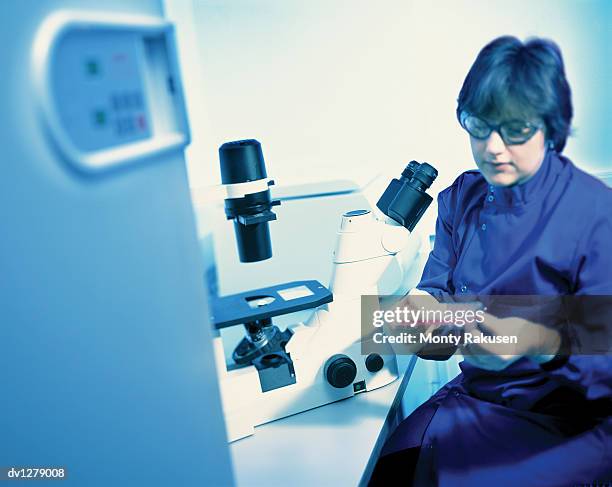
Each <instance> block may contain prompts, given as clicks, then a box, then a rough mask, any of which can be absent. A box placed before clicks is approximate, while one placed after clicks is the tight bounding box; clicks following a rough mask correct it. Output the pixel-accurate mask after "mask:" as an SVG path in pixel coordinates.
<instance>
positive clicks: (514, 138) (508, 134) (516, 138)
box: [459, 112, 544, 145]
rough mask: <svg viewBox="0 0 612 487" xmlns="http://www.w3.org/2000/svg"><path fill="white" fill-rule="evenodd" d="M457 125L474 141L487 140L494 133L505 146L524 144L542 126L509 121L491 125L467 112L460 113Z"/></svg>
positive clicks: (536, 123) (534, 123) (533, 123)
mask: <svg viewBox="0 0 612 487" xmlns="http://www.w3.org/2000/svg"><path fill="white" fill-rule="evenodd" d="M459 123H460V124H461V126H462V127H463V128H464V129H465V130H466V131H467V133H468V134H470V135H471V136H472V137H474V138H475V139H480V140H484V139H487V138H489V135H491V132H493V131H496V132H497V133H498V134H499V135H500V136H501V138H502V140H503V141H504V144H506V145H517V144H524V143H525V142H527V141H528V140H529V139H531V137H533V136H534V135H535V133H536V132H537V131H538V130H539V129H541V128H542V127H543V126H544V125H543V124H542V123H539V122H525V121H522V120H509V121H507V122H502V123H500V124H497V125H493V124H490V123H488V122H485V121H484V120H483V119H482V118H478V117H476V116H475V115H472V114H470V113H467V112H461V115H460V117H459Z"/></svg>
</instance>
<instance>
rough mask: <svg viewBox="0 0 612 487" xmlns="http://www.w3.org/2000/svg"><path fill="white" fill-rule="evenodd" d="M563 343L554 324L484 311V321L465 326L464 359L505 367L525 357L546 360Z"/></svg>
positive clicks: (482, 365)
mask: <svg viewBox="0 0 612 487" xmlns="http://www.w3.org/2000/svg"><path fill="white" fill-rule="evenodd" d="M504 341H506V342H509V343H504ZM560 345H561V335H560V333H559V332H558V331H557V330H555V329H554V328H551V327H549V326H545V325H542V324H539V323H536V322H534V321H531V320H528V319H525V318H519V317H509V318H498V317H496V316H493V315H492V314H490V313H484V321H483V322H482V323H473V324H470V325H468V326H466V327H465V332H464V336H463V341H462V345H461V347H460V350H461V351H462V353H463V356H464V358H465V360H466V361H467V362H469V363H471V364H473V365H475V366H477V367H480V368H482V369H487V370H503V369H505V368H506V367H508V366H509V365H511V364H512V363H514V362H516V361H517V360H518V359H520V358H522V357H529V358H531V359H532V360H534V361H535V362H538V363H543V362H547V361H548V360H551V359H552V358H553V357H554V356H555V354H556V353H557V352H558V351H559V347H560Z"/></svg>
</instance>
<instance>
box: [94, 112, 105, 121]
mask: <svg viewBox="0 0 612 487" xmlns="http://www.w3.org/2000/svg"><path fill="white" fill-rule="evenodd" d="M94 120H95V121H96V125H105V124H106V112H104V111H103V110H97V111H96V113H95V114H94Z"/></svg>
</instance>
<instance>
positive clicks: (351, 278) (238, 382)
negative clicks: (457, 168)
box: [214, 149, 437, 442]
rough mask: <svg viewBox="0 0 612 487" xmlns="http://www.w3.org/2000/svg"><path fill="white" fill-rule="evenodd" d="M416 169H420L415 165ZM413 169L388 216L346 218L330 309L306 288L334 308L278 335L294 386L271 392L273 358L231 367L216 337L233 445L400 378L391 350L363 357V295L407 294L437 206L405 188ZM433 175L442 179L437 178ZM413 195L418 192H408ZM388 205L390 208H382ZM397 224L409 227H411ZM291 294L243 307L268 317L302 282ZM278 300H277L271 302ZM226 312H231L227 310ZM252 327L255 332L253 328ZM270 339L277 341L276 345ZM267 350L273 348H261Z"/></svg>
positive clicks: (290, 288) (394, 187) (390, 191)
mask: <svg viewBox="0 0 612 487" xmlns="http://www.w3.org/2000/svg"><path fill="white" fill-rule="evenodd" d="M241 150H242V149H241ZM249 150H250V149H249ZM411 164H413V165H416V166H417V167H418V166H419V165H418V163H416V162H414V163H411ZM410 167H411V168H412V172H410V173H408V172H407V171H408V167H407V169H406V170H405V171H404V173H402V179H401V182H400V181H398V180H396V179H394V180H393V181H392V183H391V185H390V186H389V187H388V188H387V191H385V194H384V195H383V197H381V200H380V201H379V203H378V205H377V206H378V207H379V208H381V209H382V211H378V209H376V210H373V211H372V210H354V211H350V212H347V213H345V214H344V215H343V216H342V220H341V223H340V228H339V230H338V234H337V241H336V246H335V250H334V253H333V273H332V278H331V283H330V285H329V289H330V290H331V291H332V293H333V301H332V302H329V301H330V299H331V297H330V296H329V292H328V291H327V290H326V289H325V288H324V287H323V286H322V285H320V284H319V283H318V282H316V281H303V282H301V283H299V284H303V283H314V285H315V287H318V288H320V289H322V290H324V291H325V292H327V294H328V298H330V299H327V301H322V302H327V304H323V305H321V306H318V307H317V308H316V309H315V310H314V313H313V315H312V317H311V318H310V319H309V320H307V321H306V322H305V323H297V324H295V325H292V326H289V327H288V330H290V331H289V332H287V331H285V332H281V333H280V334H279V335H276V336H282V337H284V338H282V341H279V339H278V338H274V339H275V340H277V343H279V344H280V347H282V350H280V349H279V350H280V351H278V352H277V353H278V356H282V357H283V362H282V366H281V365H278V364H280V363H281V362H278V363H277V364H273V365H272V370H271V372H272V374H274V373H276V372H277V371H280V370H281V368H282V369H283V373H284V374H285V380H286V378H287V376H288V374H291V375H290V376H289V379H288V380H286V381H285V382H284V383H280V384H278V383H274V382H275V381H274V380H272V386H270V384H269V383H268V381H267V379H266V378H263V376H262V359H266V357H273V358H274V357H275V354H274V353H272V354H270V355H263V356H262V357H260V358H258V359H255V360H253V362H252V364H247V365H243V366H241V367H236V368H233V367H228V366H227V365H226V359H225V353H224V347H223V342H222V338H221V334H220V330H219V329H217V330H216V336H215V338H214V350H215V360H216V362H217V370H218V371H219V374H220V389H221V397H222V403H223V409H224V415H225V419H226V426H227V433H228V440H229V441H230V442H231V441H235V440H237V439H240V438H243V437H246V436H249V435H252V434H253V433H254V427H255V426H257V425H260V424H264V423H267V422H270V421H274V420H276V419H279V418H283V417H286V416H290V415H293V414H296V413H299V412H302V411H306V410H308V409H312V408H315V407H318V406H322V405H325V404H328V403H331V402H335V401H338V400H340V399H344V398H347V397H350V396H353V395H354V394H357V393H362V392H366V391H371V390H374V389H377V388H379V387H382V386H385V385H387V384H389V383H391V382H393V381H394V380H396V379H397V377H398V370H397V363H396V360H395V355H394V354H393V350H392V349H391V347H390V346H388V348H387V350H388V353H385V354H375V353H373V354H369V355H367V356H366V355H363V354H362V349H361V338H362V325H361V308H362V306H361V296H363V295H378V294H380V293H381V292H384V293H385V294H393V293H394V291H396V290H399V289H402V284H403V270H402V267H403V266H402V262H404V263H406V262H408V263H411V262H412V261H414V260H415V258H416V257H417V256H418V255H419V250H420V245H421V241H420V239H419V238H418V236H417V235H414V234H411V232H410V231H409V230H408V228H410V229H412V228H414V225H415V224H416V222H417V221H418V219H419V218H420V217H421V215H422V213H423V212H424V211H425V208H427V206H428V205H429V203H430V202H431V197H430V196H429V195H427V194H425V192H424V189H423V188H425V189H426V188H427V187H428V186H426V187H423V186H418V184H420V182H418V181H417V183H418V184H417V190H416V191H417V193H418V194H416V196H415V195H414V194H412V195H408V194H406V192H404V193H402V191H403V190H402V189H401V188H403V187H404V186H406V184H405V183H406V182H407V181H408V178H406V175H407V174H408V175H410V176H411V175H412V174H413V170H414V166H410ZM428 167H430V168H431V166H428ZM431 169H432V170H433V172H434V173H435V175H437V171H435V169H433V168H431ZM262 174H263V172H262ZM435 175H434V176H433V178H434V179H435ZM431 181H433V179H431ZM431 181H430V182H429V184H431ZM249 184H250V183H249ZM414 191H415V190H414V188H412V189H409V191H408V192H414ZM396 192H397V193H398V194H400V193H402V198H404V200H403V201H402V202H400V204H399V208H400V210H399V211H400V215H399V216H396V217H395V218H396V219H392V218H390V217H388V216H387V215H386V213H391V214H393V212H392V211H389V210H390V207H391V205H390V202H391V200H393V198H394V197H395V193H396ZM389 195H391V198H389ZM406 198H407V200H408V204H406ZM399 199H401V198H399ZM399 199H398V201H399ZM383 200H384V201H385V203H383V204H382V206H381V202H383ZM226 201H227V200H226ZM394 201H395V200H394ZM232 203H233V202H232ZM374 212H376V215H378V216H376V215H375V213H374ZM396 220H398V221H402V223H403V224H404V225H405V226H402V225H401V224H400V223H398V222H397V221H396ZM255 221H257V219H255ZM317 285H318V286H317ZM285 288H286V289H280V288H279V289H272V288H267V289H264V290H256V291H253V294H252V296H253V298H251V297H250V296H247V297H245V296H240V300H239V301H236V303H237V304H236V306H238V305H239V303H240V301H244V300H245V299H246V300H251V299H257V300H259V302H261V308H258V310H259V311H261V310H265V307H266V306H268V305H269V304H270V303H271V302H272V301H282V300H283V299H285V298H284V297H285V296H291V295H292V294H293V295H295V294H296V293H297V291H298V290H301V288H305V286H303V285H301V286H298V287H295V283H290V284H287V285H285ZM259 291H273V293H272V292H271V293H270V296H268V295H267V294H266V292H264V293H260V292H259ZM272 294H273V296H274V297H271V296H272ZM236 296H237V295H236ZM287 299H289V300H290V299H293V298H292V297H288V298H287ZM226 303H227V301H226ZM224 306H225V307H228V305H227V304H225V305H224ZM256 306H257V305H256ZM302 309H303V308H302ZM264 312H265V311H264ZM248 314H249V313H248V312H247V315H248ZM277 315H278V314H276V315H274V314H269V315H266V316H265V319H259V318H258V319H259V321H257V322H256V321H255V320H253V323H256V324H257V326H260V325H261V326H262V327H264V328H265V327H269V328H267V329H268V330H271V329H272V326H271V320H270V317H271V316H277ZM258 316H259V317H260V318H261V317H263V316H264V315H262V314H261V313H260V314H259V315H258ZM237 323H239V321H237V320H233V321H232V320H230V321H228V322H226V324H224V325H220V326H233V325H234V324H237ZM240 323H244V321H240ZM245 326H246V327H247V331H248V329H249V328H248V325H247V324H246V323H245ZM255 328H256V329H257V327H255ZM368 331H369V330H368ZM249 333H250V332H248V335H249ZM262 336H263V338H261V342H260V345H261V343H264V342H265V340H266V338H265V333H263V334H259V335H258V334H257V333H250V338H249V337H248V336H247V340H246V343H247V345H249V346H253V347H255V346H260V345H253V344H254V343H255V342H256V341H257V340H260V337H262ZM269 336H270V337H272V335H269ZM249 340H250V342H251V343H249ZM270 340H271V341H272V338H270ZM243 342H245V340H243ZM238 349H240V345H239V347H237V350H238ZM262 350H266V349H265V348H263V347H262ZM266 353H267V352H266ZM235 356H236V352H235V353H234V357H235ZM271 363H273V361H271ZM274 369H276V370H274ZM264 370H265V369H264ZM266 372H270V370H267V371H266Z"/></svg>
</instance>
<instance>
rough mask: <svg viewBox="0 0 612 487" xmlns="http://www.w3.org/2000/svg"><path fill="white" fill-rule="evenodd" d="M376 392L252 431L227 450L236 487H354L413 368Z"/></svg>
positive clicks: (394, 416) (394, 415)
mask: <svg viewBox="0 0 612 487" xmlns="http://www.w3.org/2000/svg"><path fill="white" fill-rule="evenodd" d="M415 362H416V357H414V359H413V360H410V361H409V363H408V367H407V369H406V370H407V373H406V374H405V375H404V376H403V378H402V377H400V378H399V379H398V380H396V381H395V382H393V383H391V384H389V385H387V386H385V387H382V388H380V389H377V390H374V391H369V392H366V393H361V394H357V395H356V396H353V397H350V398H347V399H344V400H342V401H338V402H335V403H332V404H328V405H326V406H321V407H318V408H315V409H311V410H309V411H305V412H303V413H300V414H296V415H294V416H290V417H288V418H283V419H280V420H277V421H273V422H271V423H268V424H265V425H261V426H258V427H256V428H255V434H254V435H253V436H250V437H248V438H243V439H241V440H238V441H235V442H234V443H232V444H231V445H230V453H231V455H232V461H233V465H234V478H235V481H236V485H237V486H238V487H259V486H261V487H264V486H265V487H277V486H279V487H280V486H283V487H299V486H308V487H312V486H317V487H319V486H321V487H322V486H334V487H344V486H347V487H354V486H357V485H359V484H360V482H361V481H362V480H363V479H362V477H363V475H364V473H365V472H366V470H368V473H367V478H369V475H370V473H371V468H372V467H373V465H374V462H375V460H376V458H377V457H378V452H379V450H380V447H381V446H382V444H383V443H384V441H385V439H386V437H387V435H388V432H389V430H390V429H392V428H393V427H394V426H395V424H396V423H397V421H398V419H401V418H398V416H399V415H401V407H400V404H401V399H402V397H403V394H404V391H405V388H406V386H407V384H408V381H409V379H410V374H411V373H412V370H413V368H414V364H415Z"/></svg>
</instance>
